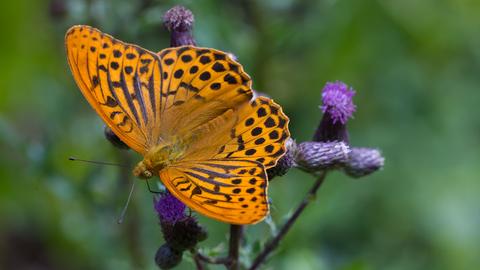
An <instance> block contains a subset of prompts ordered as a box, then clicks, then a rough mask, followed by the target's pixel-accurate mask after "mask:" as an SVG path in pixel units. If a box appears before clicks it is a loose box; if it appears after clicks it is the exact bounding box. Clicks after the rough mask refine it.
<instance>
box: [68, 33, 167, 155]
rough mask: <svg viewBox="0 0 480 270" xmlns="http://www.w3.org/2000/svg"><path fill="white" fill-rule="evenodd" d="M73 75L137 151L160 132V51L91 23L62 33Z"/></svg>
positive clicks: (144, 148)
mask: <svg viewBox="0 0 480 270" xmlns="http://www.w3.org/2000/svg"><path fill="white" fill-rule="evenodd" d="M65 44H66V49H67V58H68V63H69V65H70V68H71V70H72V73H73V75H74V78H75V81H76V82H77V84H78V86H79V88H80V90H81V91H82V93H83V95H84V96H85V98H86V99H87V100H88V101H89V103H90V105H91V106H92V107H93V108H94V109H95V110H96V111H97V113H98V115H100V116H101V117H102V119H103V120H104V121H105V123H106V124H107V125H108V126H109V127H110V128H111V129H112V130H113V131H114V132H115V134H117V136H119V137H120V139H121V140H122V141H124V142H125V143H126V144H127V145H128V146H130V147H131V148H132V149H134V150H135V151H137V152H140V153H145V152H146V150H147V149H148V147H149V146H151V144H152V140H153V139H152V138H156V137H158V136H159V127H160V112H159V105H160V89H161V77H160V76H161V75H160V74H161V66H160V62H159V57H158V55H156V54H154V53H152V52H149V51H147V50H145V49H142V48H140V47H138V46H135V45H129V44H126V43H123V42H121V41H119V40H116V39H114V38H112V37H111V36H109V35H106V34H103V33H101V32H100V31H98V30H97V29H94V28H91V27H89V26H74V27H72V28H71V29H70V30H69V31H68V32H67V34H66V37H65Z"/></svg>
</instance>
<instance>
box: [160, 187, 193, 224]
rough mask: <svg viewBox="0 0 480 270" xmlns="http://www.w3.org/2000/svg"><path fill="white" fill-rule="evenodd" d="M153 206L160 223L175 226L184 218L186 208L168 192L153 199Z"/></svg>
mask: <svg viewBox="0 0 480 270" xmlns="http://www.w3.org/2000/svg"><path fill="white" fill-rule="evenodd" d="M153 204H154V207H155V210H156V211H157V213H158V216H159V218H160V221H161V222H162V223H168V224H175V223H176V222H177V221H179V220H181V219H183V218H185V217H186V216H185V208H186V206H185V205H184V204H183V203H182V202H181V201H179V200H178V199H177V198H175V197H174V196H173V195H172V194H170V193H169V192H165V193H163V194H161V195H160V196H159V197H157V198H154V199H153Z"/></svg>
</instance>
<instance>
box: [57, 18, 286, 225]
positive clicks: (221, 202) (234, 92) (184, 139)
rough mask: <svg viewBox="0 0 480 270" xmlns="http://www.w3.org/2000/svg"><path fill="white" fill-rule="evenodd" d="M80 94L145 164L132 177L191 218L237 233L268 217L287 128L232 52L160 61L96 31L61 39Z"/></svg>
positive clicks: (171, 53) (164, 55) (76, 30)
mask: <svg viewBox="0 0 480 270" xmlns="http://www.w3.org/2000/svg"><path fill="white" fill-rule="evenodd" d="M65 45H66V52H67V59H68V63H69V66H70V69H71V71H72V74H73V77H74V79H75V81H76V83H77V85H78V87H79V88H80V90H81V92H82V94H83V95H84V97H85V98H86V99H87V101H88V102H89V103H90V105H91V106H92V107H93V109H94V110H95V111H96V112H97V114H98V115H99V116H100V117H101V118H102V119H103V121H104V122H105V123H106V125H107V126H108V127H110V129H111V130H112V131H113V132H114V133H115V134H116V135H117V136H118V137H119V138H120V139H121V140H122V141H123V142H125V143H126V144H127V145H128V146H129V147H130V148H131V149H133V150H135V151H136V152H138V153H140V154H141V155H142V156H143V160H142V161H140V162H139V163H138V164H137V165H136V167H135V168H134V170H133V173H134V175H135V176H137V177H139V178H144V179H148V178H151V177H153V176H155V175H158V176H159V177H160V179H161V181H162V182H163V184H164V185H165V186H166V188H167V189H168V190H169V191H170V192H171V193H172V194H173V195H174V196H175V197H177V198H178V199H179V200H180V201H182V202H183V203H184V204H186V205H187V206H188V207H190V208H191V209H193V210H195V211H197V212H199V213H201V214H203V215H205V216H208V217H210V218H213V219H216V220H219V221H223V222H226V223H231V224H253V223H257V222H259V221H261V220H262V219H263V218H265V216H266V215H268V212H269V205H268V201H267V199H268V198H267V185H268V179H267V174H266V169H268V168H271V167H273V166H275V165H276V163H277V161H278V159H279V158H280V157H282V155H283V154H284V153H285V141H286V139H287V138H289V136H290V133H289V130H288V122H289V119H288V118H287V116H285V114H284V113H283V112H282V108H281V107H280V106H279V105H278V104H276V103H275V102H273V101H272V100H271V99H269V98H266V97H258V98H255V99H253V91H252V81H251V79H250V77H249V76H248V75H247V74H246V73H245V72H244V70H243V67H242V66H241V65H240V64H239V63H238V62H236V61H235V60H233V59H232V57H230V56H229V55H228V54H227V53H225V52H222V51H219V50H215V49H210V48H200V47H193V46H182V47H175V48H168V49H164V50H162V51H160V52H159V53H154V52H151V51H148V50H146V49H143V48H141V47H139V46H137V45H133V44H128V43H125V42H122V41H120V40H118V39H115V38H113V37H112V36H110V35H108V34H105V33H102V32H100V31H99V30H98V29H95V28H92V27H90V26H84V25H79V26H73V27H72V28H70V29H69V30H68V32H67V33H66V36H65Z"/></svg>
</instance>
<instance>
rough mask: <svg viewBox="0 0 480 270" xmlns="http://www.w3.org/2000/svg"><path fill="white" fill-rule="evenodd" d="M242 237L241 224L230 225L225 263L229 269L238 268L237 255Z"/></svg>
mask: <svg viewBox="0 0 480 270" xmlns="http://www.w3.org/2000/svg"><path fill="white" fill-rule="evenodd" d="M242 237H243V226H242V225H230V245H229V249H228V258H229V260H230V261H229V263H228V265H227V267H228V269H229V270H238V269H240V263H239V260H238V255H239V251H240V241H241V240H242Z"/></svg>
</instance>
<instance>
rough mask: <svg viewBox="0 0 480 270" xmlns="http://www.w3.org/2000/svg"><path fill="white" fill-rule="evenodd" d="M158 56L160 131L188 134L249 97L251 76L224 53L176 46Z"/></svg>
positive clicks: (180, 134) (243, 102) (178, 134)
mask: <svg viewBox="0 0 480 270" xmlns="http://www.w3.org/2000/svg"><path fill="white" fill-rule="evenodd" d="M159 55H160V57H161V59H162V70H163V74H162V78H163V79H164V84H163V87H162V112H163V114H164V119H163V123H162V124H163V125H162V134H165V135H167V134H175V135H176V136H183V135H186V136H188V134H187V133H189V132H190V131H191V130H192V129H194V128H196V127H198V126H200V125H202V124H205V123H207V122H208V121H210V120H212V119H214V118H216V117H217V116H219V115H221V114H223V113H225V112H226V111H228V110H230V109H235V108H237V107H239V106H241V105H242V104H246V103H247V102H248V101H250V99H251V98H252V95H253V93H252V91H251V88H250V85H251V80H250V78H249V76H248V75H247V74H246V73H245V72H244V71H243V69H242V67H241V66H240V65H239V64H238V63H237V62H235V61H234V60H232V59H231V58H230V57H229V56H228V55H227V54H226V53H224V52H221V51H217V50H214V49H206V48H197V47H190V46H185V47H179V48H170V49H165V50H163V51H161V52H159Z"/></svg>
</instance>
